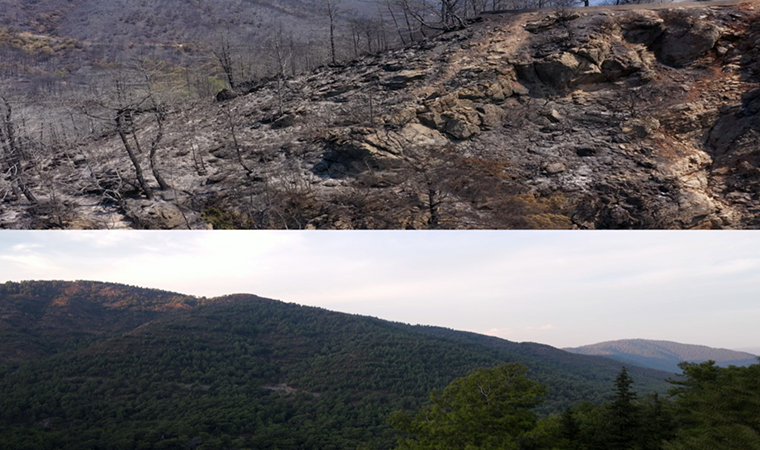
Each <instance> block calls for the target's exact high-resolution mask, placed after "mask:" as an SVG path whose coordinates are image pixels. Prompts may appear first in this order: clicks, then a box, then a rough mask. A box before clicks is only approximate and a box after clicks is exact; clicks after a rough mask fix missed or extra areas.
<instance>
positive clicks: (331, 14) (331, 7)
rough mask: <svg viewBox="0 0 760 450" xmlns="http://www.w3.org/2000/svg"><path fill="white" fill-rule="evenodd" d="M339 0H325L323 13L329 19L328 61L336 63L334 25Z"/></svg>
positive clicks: (338, 9)
mask: <svg viewBox="0 0 760 450" xmlns="http://www.w3.org/2000/svg"><path fill="white" fill-rule="evenodd" d="M340 12H341V11H340V0H325V15H326V16H327V18H328V20H329V21H330V61H331V62H332V63H333V64H336V62H337V60H336V57H335V26H336V21H337V19H338V15H339V14H340Z"/></svg>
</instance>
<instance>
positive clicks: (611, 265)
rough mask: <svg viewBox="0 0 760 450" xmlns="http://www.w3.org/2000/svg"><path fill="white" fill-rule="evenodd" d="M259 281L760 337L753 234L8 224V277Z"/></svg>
mask: <svg viewBox="0 0 760 450" xmlns="http://www.w3.org/2000/svg"><path fill="white" fill-rule="evenodd" d="M28 279H59V280H77V279H80V280H98V281H112V282H121V283H127V284H132V285H138V286H144V287H152V288H160V289H166V290H171V291H176V292H181V293H186V294H194V295H203V296H216V295H223V294H230V293H239V292H245V293H253V294H257V295H261V296H264V297H269V298H276V299H280V300H284V301H288V302H294V303H299V304H304V305H316V306H322V307H324V308H328V309H331V310H337V311H345V312H351V313H358V314H364V315H371V316H375V317H379V318H382V319H388V320H395V321H400V322H406V323H412V324H417V323H420V324H430V325H440V326H445V327H449V328H454V329H459V330H469V331H475V332H479V333H485V334H492V335H495V336H499V337H503V338H506V339H509V340H514V341H535V342H542V343H546V344H550V345H553V346H557V347H565V346H578V345H583V344H591V343H595V342H600V341H605V340H614V339H624V338H646V339H663V340H673V341H677V342H684V343H693V344H704V345H709V346H713V347H725V348H746V347H760V331H758V330H759V329H760V326H759V324H760V295H759V294H760V233H758V232H600V231H594V232H577V231H576V232H344V231H341V232H303V233H299V232H292V231H289V232H262V231H257V232H222V231H213V232H177V231H172V232H149V231H148V232H146V231H143V232H126V231H118V232H104V231H98V232H74V231H72V232H39V231H37V232H20V231H3V232H2V233H0V282H2V281H19V280H28Z"/></svg>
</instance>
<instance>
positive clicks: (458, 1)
mask: <svg viewBox="0 0 760 450" xmlns="http://www.w3.org/2000/svg"><path fill="white" fill-rule="evenodd" d="M417 3H418V4H417V5H415V2H414V1H413V0H401V6H402V7H403V8H404V12H405V14H407V15H409V16H410V17H412V18H413V19H414V20H415V21H416V22H417V23H418V24H419V25H420V26H421V27H422V28H427V29H430V30H436V31H452V30H458V29H462V28H466V27H467V24H466V22H465V21H464V19H463V18H462V17H463V12H464V11H463V8H462V7H463V4H464V3H463V0H439V3H438V4H435V3H430V2H428V1H427V0H421V1H420V2H417Z"/></svg>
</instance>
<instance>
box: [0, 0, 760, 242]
mask: <svg viewBox="0 0 760 450" xmlns="http://www.w3.org/2000/svg"><path fill="white" fill-rule="evenodd" d="M758 8H760V6H758V5H757V3H753V2H746V3H742V4H740V5H738V6H699V7H693V8H662V9H655V10H648V9H637V10H616V9H614V8H608V9H595V10H583V9H567V10H559V11H551V12H547V11H544V12H531V13H523V14H501V15H488V16H484V17H483V18H482V20H481V21H480V22H479V23H474V24H472V25H471V26H470V27H468V28H467V29H464V30H459V31H455V32H450V33H445V34H443V35H440V36H438V37H436V38H433V39H430V40H427V41H424V42H421V43H418V44H416V45H415V46H412V47H409V48H404V49H399V50H395V51H390V52H386V53H383V54H378V55H372V56H367V57H365V58H362V59H360V60H356V61H352V62H350V63H347V64H345V65H342V66H339V67H337V66H333V67H324V68H321V69H319V70H317V71H315V72H313V73H308V74H303V75H297V76H294V77H291V78H289V79H287V80H286V81H285V83H284V87H282V88H279V89H278V84H277V82H276V80H269V81H262V82H259V83H256V84H254V83H251V84H249V85H248V86H247V88H246V89H245V92H241V93H226V97H225V95H223V96H221V97H220V99H219V100H220V101H218V102H215V103H209V104H204V105H199V106H197V107H196V108H194V109H192V110H186V111H179V110H175V111H172V112H169V114H168V119H167V122H166V124H165V128H166V131H165V137H164V140H163V143H162V148H161V150H160V153H159V162H160V167H161V168H162V170H163V171H164V172H165V174H166V177H167V179H168V180H169V182H170V184H171V185H172V187H173V189H171V190H164V191H158V190H157V191H156V194H157V195H155V196H154V198H153V199H152V200H148V199H146V198H145V196H144V195H143V194H144V193H141V192H140V190H139V188H138V186H137V183H136V182H135V181H134V180H133V179H132V178H134V176H133V175H131V173H132V171H131V170H130V162H129V159H128V157H127V155H126V154H125V152H124V150H123V147H121V146H120V145H121V142H120V141H119V137H118V135H116V134H115V133H112V134H106V135H103V136H100V137H99V138H97V139H89V140H86V141H84V142H81V143H80V144H79V145H78V146H76V148H70V149H67V150H66V151H63V152H60V151H59V152H56V153H52V154H48V155H45V156H44V158H41V159H40V160H39V161H38V163H37V165H36V169H35V170H31V169H30V170H29V173H30V179H31V180H32V182H31V183H32V186H31V187H32V189H37V191H38V192H39V193H40V194H39V195H38V196H39V197H40V198H42V199H43V200H42V201H40V203H39V204H37V205H33V204H28V203H24V201H23V197H14V196H7V197H6V199H5V200H4V203H3V204H2V212H0V225H2V226H4V227H8V228H28V227H42V228H45V227H64V228H111V227H113V228H121V227H131V228H204V227H210V226H213V227H216V228H225V227H237V228H339V229H342V228H756V227H758V225H760V221H759V219H758V214H757V213H758V209H759V208H760V184H759V183H758V179H760V178H758V173H759V171H760V114H759V112H760V86H759V85H758V81H760V63H759V62H758V61H760V50H759V49H760V19H759V18H758V11H760V9H758ZM136 121H137V123H138V124H139V125H140V126H138V127H137V130H138V131H136V133H135V134H136V137H137V138H138V139H139V140H144V141H145V142H148V141H149V140H150V139H151V136H152V135H155V133H156V127H155V124H153V123H152V121H151V120H150V118H149V117H144V118H140V117H138V118H137V119H136ZM144 147H146V148H147V147H149V144H145V145H144ZM141 158H142V162H143V164H144V166H145V167H146V168H147V167H148V162H147V158H148V156H147V155H141ZM146 170H147V169H146ZM35 173H36V174H46V175H45V176H35V175H34V174H35ZM106 186H107V187H106ZM106 189H110V190H111V191H112V192H113V193H115V195H113V196H111V198H109V199H108V200H107V201H106V200H104V196H103V193H104V191H105V190H106ZM156 189H157V187H156ZM46 192H47V194H45V193H46ZM54 200H55V201H54Z"/></svg>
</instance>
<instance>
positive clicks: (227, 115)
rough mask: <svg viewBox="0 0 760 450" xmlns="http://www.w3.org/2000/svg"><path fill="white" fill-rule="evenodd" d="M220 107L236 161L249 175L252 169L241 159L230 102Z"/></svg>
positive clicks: (235, 123) (241, 154)
mask: <svg viewBox="0 0 760 450" xmlns="http://www.w3.org/2000/svg"><path fill="white" fill-rule="evenodd" d="M221 108H222V112H223V113H224V117H225V118H226V119H227V120H226V121H227V126H228V129H229V132H230V139H232V148H233V150H235V156H236V157H237V161H238V163H239V164H240V166H241V167H242V168H243V170H245V173H246V175H251V174H252V173H253V170H251V168H250V167H248V165H247V164H246V163H245V161H244V160H243V152H242V148H241V147H240V141H238V137H237V120H236V117H235V114H234V113H233V111H232V106H231V105H230V104H226V105H222V106H221Z"/></svg>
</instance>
